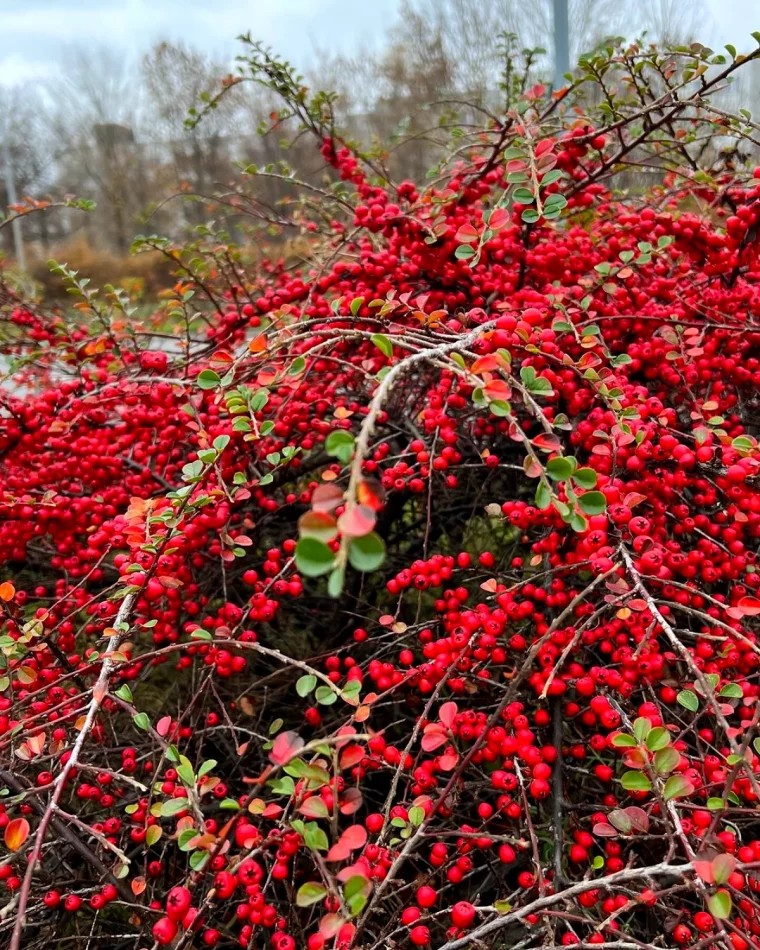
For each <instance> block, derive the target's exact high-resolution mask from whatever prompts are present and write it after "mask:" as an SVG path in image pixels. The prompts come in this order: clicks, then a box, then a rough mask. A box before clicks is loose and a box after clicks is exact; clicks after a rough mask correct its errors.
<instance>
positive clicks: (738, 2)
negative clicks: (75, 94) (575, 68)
mask: <svg viewBox="0 0 760 950" xmlns="http://www.w3.org/2000/svg"><path fill="white" fill-rule="evenodd" d="M473 2H475V3H476V2H477V0H473ZM526 2H530V0H526ZM620 2H621V3H623V4H632V5H633V4H636V3H637V2H638V0H620ZM706 2H707V6H708V8H709V11H710V22H709V23H706V24H705V29H704V35H703V36H700V37H699V38H700V40H702V42H706V43H709V44H710V45H711V46H712V47H713V48H716V47H718V46H720V45H722V44H723V43H733V44H734V45H735V46H737V48H739V49H741V48H744V49H751V48H753V46H754V41H753V40H752V39H751V37H750V36H749V34H750V32H751V31H753V30H760V0H706ZM397 9H398V0H0V85H16V84H19V83H26V82H29V81H32V82H33V81H34V80H36V79H50V78H52V77H54V76H55V74H56V71H57V68H58V60H59V58H60V57H61V55H62V53H63V52H64V51H65V49H66V47H70V46H73V45H81V44H89V43H94V44H99V45H103V44H106V45H108V46H112V47H114V48H116V49H118V50H120V51H123V53H124V54H125V55H126V56H128V57H132V56H135V55H140V54H142V53H143V52H145V51H146V50H147V49H148V48H149V47H150V46H151V45H152V44H153V43H154V42H156V41H159V40H165V39H167V40H175V41H176V40H182V41H184V42H186V43H188V44H190V45H195V46H198V47H200V48H202V49H203V50H205V51H207V52H209V53H214V54H217V55H218V56H219V57H220V58H224V59H229V60H232V58H233V57H234V55H235V52H236V44H235V42H234V38H235V37H236V36H237V35H238V34H240V33H243V32H246V31H250V32H251V34H252V35H253V37H254V38H255V39H261V40H263V41H265V42H267V43H269V44H270V45H272V46H273V47H274V48H275V49H276V50H277V51H278V52H279V53H281V54H282V55H284V56H286V57H288V58H289V59H290V60H291V61H292V62H294V63H296V64H298V65H303V66H308V65H309V63H311V62H313V61H314V59H315V57H316V55H317V53H318V51H319V50H320V49H330V50H332V51H335V50H340V51H349V50H350V49H351V48H352V47H353V46H356V47H368V46H369V47H371V46H372V45H373V43H375V42H376V40H377V39H378V37H380V36H381V35H382V32H383V27H384V25H385V24H387V23H388V22H389V20H390V19H392V18H393V16H394V15H395V13H396V10H397Z"/></svg>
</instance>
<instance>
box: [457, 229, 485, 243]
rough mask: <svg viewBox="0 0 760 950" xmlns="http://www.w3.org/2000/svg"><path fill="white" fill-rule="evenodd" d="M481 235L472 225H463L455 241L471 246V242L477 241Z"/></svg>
mask: <svg viewBox="0 0 760 950" xmlns="http://www.w3.org/2000/svg"><path fill="white" fill-rule="evenodd" d="M479 237H480V235H479V234H478V231H477V229H476V228H475V227H473V226H472V225H471V224H463V225H462V226H461V227H460V228H459V230H458V231H457V233H456V234H455V235H454V240H455V241H457V242H458V243H459V244H469V243H470V242H471V241H477V240H478V238H479Z"/></svg>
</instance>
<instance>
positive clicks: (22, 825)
mask: <svg viewBox="0 0 760 950" xmlns="http://www.w3.org/2000/svg"><path fill="white" fill-rule="evenodd" d="M29 830H30V829H29V822H28V821H27V820H26V818H14V819H13V821H9V822H8V824H7V825H6V826H5V847H6V848H7V849H8V850H9V851H18V849H19V848H20V847H22V846H23V844H24V842H25V841H26V839H27V838H28V837H29Z"/></svg>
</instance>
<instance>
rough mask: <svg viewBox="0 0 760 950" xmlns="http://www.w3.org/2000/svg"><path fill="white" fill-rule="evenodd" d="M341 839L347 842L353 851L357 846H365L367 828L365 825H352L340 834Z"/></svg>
mask: <svg viewBox="0 0 760 950" xmlns="http://www.w3.org/2000/svg"><path fill="white" fill-rule="evenodd" d="M340 840H341V841H342V842H344V843H345V844H347V845H348V847H349V848H350V849H351V850H352V851H356V849H357V848H363V847H364V845H365V844H366V843H367V829H366V828H365V827H364V825H351V827H350V828H346V830H345V831H344V832H343V834H342V835H341V836H340Z"/></svg>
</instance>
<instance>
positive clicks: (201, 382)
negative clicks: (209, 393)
mask: <svg viewBox="0 0 760 950" xmlns="http://www.w3.org/2000/svg"><path fill="white" fill-rule="evenodd" d="M221 381H222V378H221V376H220V375H219V374H218V373H215V372H214V371H213V369H204V370H203V371H202V372H200V373H199V374H198V379H197V380H196V382H197V383H198V386H199V387H200V388H201V389H216V387H217V386H218V385H219V383H221Z"/></svg>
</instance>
